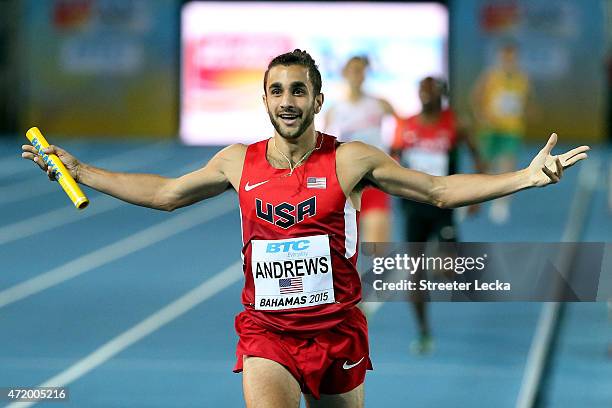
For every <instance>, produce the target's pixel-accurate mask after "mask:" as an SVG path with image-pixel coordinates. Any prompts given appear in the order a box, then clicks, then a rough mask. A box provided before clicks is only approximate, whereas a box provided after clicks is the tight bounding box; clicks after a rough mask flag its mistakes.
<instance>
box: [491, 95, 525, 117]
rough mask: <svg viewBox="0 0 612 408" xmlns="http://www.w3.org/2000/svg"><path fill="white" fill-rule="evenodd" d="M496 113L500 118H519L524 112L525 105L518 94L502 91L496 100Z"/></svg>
mask: <svg viewBox="0 0 612 408" xmlns="http://www.w3.org/2000/svg"><path fill="white" fill-rule="evenodd" d="M494 106H495V112H496V113H497V114H498V115H500V116H504V117H506V116H519V115H521V113H522V112H523V103H522V102H521V98H520V96H519V95H518V93H516V92H512V91H502V92H499V94H498V95H496V97H495V100H494Z"/></svg>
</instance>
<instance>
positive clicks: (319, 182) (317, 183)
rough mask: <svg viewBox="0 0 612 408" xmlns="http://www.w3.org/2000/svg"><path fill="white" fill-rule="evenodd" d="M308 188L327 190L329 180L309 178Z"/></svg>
mask: <svg viewBox="0 0 612 408" xmlns="http://www.w3.org/2000/svg"><path fill="white" fill-rule="evenodd" d="M306 188H320V189H326V188H327V178H325V177H308V178H307V179H306Z"/></svg>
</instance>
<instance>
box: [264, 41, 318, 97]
mask: <svg viewBox="0 0 612 408" xmlns="http://www.w3.org/2000/svg"><path fill="white" fill-rule="evenodd" d="M277 65H284V66H289V65H301V66H303V67H306V68H308V76H309V77H310V81H311V82H312V87H313V88H314V94H315V95H318V94H320V93H321V86H322V84H321V73H320V72H319V67H318V66H317V64H316V63H315V60H314V59H313V58H312V57H311V56H310V54H308V53H307V52H306V51H303V50H300V49H295V50H293V51H291V52H287V53H285V54H281V55H279V56H277V57H275V58H274V59H273V60H272V61H270V63H269V64H268V69H267V70H266V73H265V74H264V92H266V86H267V82H268V72H269V71H270V69H271V68H272V67H275V66H277Z"/></svg>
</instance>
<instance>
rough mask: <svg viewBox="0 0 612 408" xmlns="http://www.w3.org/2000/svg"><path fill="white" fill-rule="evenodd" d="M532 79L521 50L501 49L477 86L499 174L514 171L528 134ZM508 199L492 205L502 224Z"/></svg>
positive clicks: (485, 141) (487, 147)
mask: <svg viewBox="0 0 612 408" xmlns="http://www.w3.org/2000/svg"><path fill="white" fill-rule="evenodd" d="M529 90H530V85H529V78H528V76H527V74H526V73H525V72H524V71H522V70H521V69H520V67H519V65H518V58H517V49H516V47H515V46H514V45H511V44H507V45H505V46H504V47H502V48H501V49H500V54H499V61H498V64H497V65H496V66H494V67H492V68H490V69H488V70H487V71H485V72H483V73H482V74H481V76H480V78H479V79H478V82H477V83H476V87H475V89H474V94H473V95H472V96H473V99H472V102H473V110H474V114H475V117H476V120H477V123H478V127H479V129H480V133H481V137H482V152H483V154H484V156H485V158H486V159H487V161H489V162H490V163H496V164H497V168H494V169H492V170H493V171H494V172H496V173H500V172H506V171H512V170H514V168H515V167H516V156H517V155H518V151H519V149H520V146H521V141H522V138H523V134H524V133H525V125H526V123H525V122H526V120H525V116H526V115H525V113H526V109H527V102H528V98H529ZM509 215H510V212H509V201H508V199H505V198H504V199H499V200H497V201H496V202H494V203H493V205H492V206H491V218H492V219H493V220H494V221H496V222H499V223H502V222H505V221H506V220H507V219H508V218H509Z"/></svg>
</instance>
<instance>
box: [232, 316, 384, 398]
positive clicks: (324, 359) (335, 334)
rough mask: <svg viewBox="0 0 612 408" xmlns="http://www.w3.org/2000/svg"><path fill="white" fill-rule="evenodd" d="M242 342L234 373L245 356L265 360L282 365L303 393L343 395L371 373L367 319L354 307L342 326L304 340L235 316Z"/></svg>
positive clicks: (239, 344) (238, 349) (237, 370)
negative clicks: (367, 372)
mask: <svg viewBox="0 0 612 408" xmlns="http://www.w3.org/2000/svg"><path fill="white" fill-rule="evenodd" d="M235 325H236V331H237V332H238V336H239V340H238V347H237V350H236V366H235V367H234V372H236V373H239V372H241V371H242V362H243V356H250V357H262V358H266V359H268V360H272V361H276V362H277V363H279V364H282V365H283V366H284V367H285V368H286V369H287V370H289V372H290V373H291V374H292V375H293V377H294V378H295V379H296V380H297V382H298V383H299V384H300V388H301V389H302V392H303V393H305V394H312V395H313V396H314V397H315V398H317V399H319V398H320V395H321V394H342V393H345V392H348V391H351V390H352V389H354V388H356V387H357V386H358V385H360V384H361V383H363V381H364V379H365V373H366V370H372V362H371V361H370V355H369V347H368V327H367V322H366V318H365V316H364V315H363V313H362V312H361V310H359V308H357V307H355V308H353V309H352V310H351V311H350V312H349V314H348V316H347V317H346V319H345V320H344V321H342V323H340V324H338V325H336V326H334V327H333V328H331V329H329V330H326V331H323V332H321V333H319V334H317V335H315V336H314V337H310V338H301V337H297V336H295V335H290V334H284V333H278V332H273V331H270V330H267V329H265V328H263V327H261V326H260V325H258V324H256V323H255V322H254V321H253V320H252V319H251V318H249V316H248V313H247V312H242V313H240V314H238V315H237V316H236V322H235Z"/></svg>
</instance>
